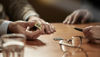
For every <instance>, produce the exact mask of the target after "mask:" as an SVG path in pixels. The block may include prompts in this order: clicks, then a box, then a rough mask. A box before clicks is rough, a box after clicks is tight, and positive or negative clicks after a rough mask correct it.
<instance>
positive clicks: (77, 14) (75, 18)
mask: <svg viewBox="0 0 100 57" xmlns="http://www.w3.org/2000/svg"><path fill="white" fill-rule="evenodd" d="M79 16H80V12H77V13H76V14H75V15H74V17H73V21H72V24H75V23H77V20H78V17H79Z"/></svg>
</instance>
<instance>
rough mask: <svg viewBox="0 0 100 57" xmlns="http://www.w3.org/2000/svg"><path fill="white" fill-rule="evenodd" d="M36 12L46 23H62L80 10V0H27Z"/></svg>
mask: <svg viewBox="0 0 100 57" xmlns="http://www.w3.org/2000/svg"><path fill="white" fill-rule="evenodd" d="M28 1H29V3H30V4H31V5H32V6H33V7H34V8H35V10H36V12H37V13H38V14H39V15H40V17H41V18H43V19H44V20H45V21H48V22H62V21H63V20H64V19H65V18H66V16H68V15H69V14H70V13H72V12H73V11H74V10H76V9H79V8H80V5H81V4H80V0H28Z"/></svg>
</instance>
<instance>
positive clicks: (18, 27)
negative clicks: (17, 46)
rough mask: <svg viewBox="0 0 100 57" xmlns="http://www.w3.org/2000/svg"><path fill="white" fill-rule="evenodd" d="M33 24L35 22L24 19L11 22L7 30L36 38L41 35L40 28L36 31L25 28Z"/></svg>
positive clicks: (29, 37) (28, 37)
mask: <svg viewBox="0 0 100 57" xmlns="http://www.w3.org/2000/svg"><path fill="white" fill-rule="evenodd" d="M34 25H35V22H25V21H17V22H11V23H10V24H9V25H8V31H10V33H19V34H24V35H26V37H27V39H36V38H37V37H38V36H40V35H41V32H42V31H41V30H39V29H37V30H36V31H31V30H29V29H27V28H28V27H30V28H32V27H33V26H34Z"/></svg>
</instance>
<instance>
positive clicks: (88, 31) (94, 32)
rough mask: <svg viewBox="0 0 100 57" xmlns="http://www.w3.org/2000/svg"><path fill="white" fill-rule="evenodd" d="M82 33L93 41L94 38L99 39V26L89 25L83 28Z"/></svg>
mask: <svg viewBox="0 0 100 57" xmlns="http://www.w3.org/2000/svg"><path fill="white" fill-rule="evenodd" d="M83 33H84V35H85V37H86V38H88V39H89V40H90V41H91V42H94V41H95V40H96V39H100V26H89V27H86V28H84V29H83Z"/></svg>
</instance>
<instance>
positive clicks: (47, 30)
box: [44, 23, 50, 34]
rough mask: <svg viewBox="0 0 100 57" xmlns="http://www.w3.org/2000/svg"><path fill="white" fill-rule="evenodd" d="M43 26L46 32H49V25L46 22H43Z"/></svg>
mask: <svg viewBox="0 0 100 57" xmlns="http://www.w3.org/2000/svg"><path fill="white" fill-rule="evenodd" d="M44 26H45V32H46V33H47V34H50V26H49V25H48V23H45V24H44Z"/></svg>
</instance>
